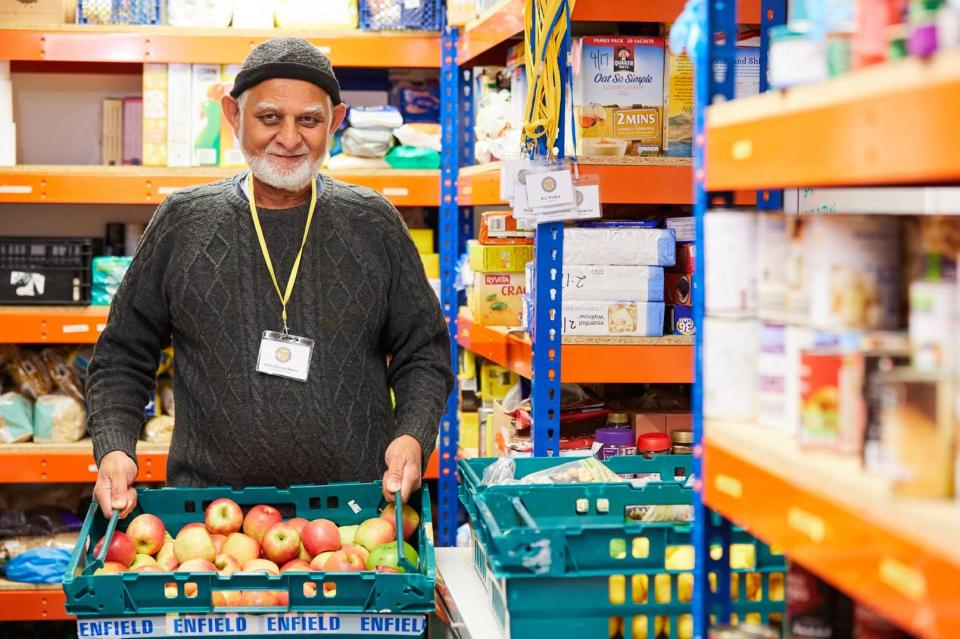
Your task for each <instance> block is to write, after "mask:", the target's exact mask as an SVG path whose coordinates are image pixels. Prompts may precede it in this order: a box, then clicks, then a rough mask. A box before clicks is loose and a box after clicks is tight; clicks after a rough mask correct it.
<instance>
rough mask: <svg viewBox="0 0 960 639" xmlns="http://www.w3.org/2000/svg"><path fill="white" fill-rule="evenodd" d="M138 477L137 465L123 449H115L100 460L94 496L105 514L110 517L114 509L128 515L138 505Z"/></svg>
mask: <svg viewBox="0 0 960 639" xmlns="http://www.w3.org/2000/svg"><path fill="white" fill-rule="evenodd" d="M136 479H137V465H136V464H135V463H134V461H133V460H132V459H130V456H129V455H127V454H126V453H125V452H123V451H121V450H114V451H111V452H109V453H107V454H106V455H104V456H103V459H101V460H100V469H99V471H98V472H97V483H96V485H95V486H94V487H93V497H94V499H96V500H97V503H98V504H100V509H101V510H102V511H103V516H104V517H106V518H107V519H109V518H110V515H111V514H112V511H113V510H115V509H116V510H119V511H120V517H121V518H122V517H126V516H127V515H129V514H130V512H131V511H132V510H133V509H134V507H135V506H136V505H137V491H136V490H135V489H134V488H133V483H134V482H135V481H136Z"/></svg>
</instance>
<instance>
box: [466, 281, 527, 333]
mask: <svg viewBox="0 0 960 639" xmlns="http://www.w3.org/2000/svg"><path fill="white" fill-rule="evenodd" d="M523 280H524V277H523V273H474V276H473V289H472V290H471V297H472V300H473V302H472V304H471V310H472V311H473V320H474V321H475V322H477V323H478V324H480V325H481V326H520V316H521V314H522V312H523V298H524V294H525V293H526V288H525V287H524V281H523Z"/></svg>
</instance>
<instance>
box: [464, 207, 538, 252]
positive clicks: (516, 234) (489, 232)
mask: <svg viewBox="0 0 960 639" xmlns="http://www.w3.org/2000/svg"><path fill="white" fill-rule="evenodd" d="M533 235H534V231H533V230H527V229H518V228H517V220H516V218H515V217H513V211H484V212H483V213H481V214H480V231H479V233H478V234H477V238H478V239H479V241H480V243H481V244H533Z"/></svg>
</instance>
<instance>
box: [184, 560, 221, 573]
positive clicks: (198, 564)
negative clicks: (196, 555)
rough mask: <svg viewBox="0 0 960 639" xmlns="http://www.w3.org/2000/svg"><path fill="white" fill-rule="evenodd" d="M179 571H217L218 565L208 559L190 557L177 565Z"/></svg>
mask: <svg viewBox="0 0 960 639" xmlns="http://www.w3.org/2000/svg"><path fill="white" fill-rule="evenodd" d="M177 572H217V566H216V565H215V564H214V563H213V562H212V561H207V560H206V559H188V560H186V561H185V562H183V563H182V564H180V565H179V566H178V567H177Z"/></svg>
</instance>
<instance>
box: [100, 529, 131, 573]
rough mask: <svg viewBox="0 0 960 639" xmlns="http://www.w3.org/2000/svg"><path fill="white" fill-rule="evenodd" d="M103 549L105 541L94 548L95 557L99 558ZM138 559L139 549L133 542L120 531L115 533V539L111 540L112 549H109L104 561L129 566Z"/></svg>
mask: <svg viewBox="0 0 960 639" xmlns="http://www.w3.org/2000/svg"><path fill="white" fill-rule="evenodd" d="M102 548H103V539H101V540H100V541H99V542H97V545H96V546H95V547H94V549H93V556H94V557H99V556H100V550H101V549H102ZM136 557H137V547H136V545H135V544H134V543H133V540H132V539H130V537H128V536H127V535H126V533H122V532H120V531H117V532H115V533H113V539H111V540H110V547H109V548H107V556H106V558H105V559H104V561H115V562H117V563H118V564H123V565H124V566H129V565H130V564H132V563H133V560H134V559H136Z"/></svg>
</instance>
